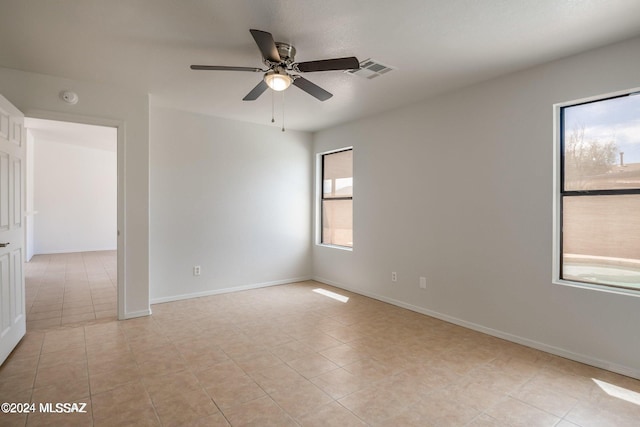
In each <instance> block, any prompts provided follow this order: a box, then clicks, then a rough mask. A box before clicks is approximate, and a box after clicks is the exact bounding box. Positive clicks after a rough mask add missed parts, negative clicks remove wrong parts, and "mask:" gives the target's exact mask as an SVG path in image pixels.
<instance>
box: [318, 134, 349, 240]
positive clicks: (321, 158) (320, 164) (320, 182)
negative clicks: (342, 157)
mask: <svg viewBox="0 0 640 427" xmlns="http://www.w3.org/2000/svg"><path fill="white" fill-rule="evenodd" d="M345 151H351V152H353V151H354V149H353V146H350V147H343V148H338V149H335V150H329V151H323V152H321V153H318V154H317V162H316V165H317V170H318V173H317V183H318V185H317V186H316V198H315V199H316V202H317V209H316V218H317V221H316V245H318V246H324V247H328V248H334V249H340V250H344V251H353V245H352V246H343V245H336V244H331V243H323V232H324V227H323V220H324V218H323V214H322V212H323V209H322V208H323V204H324V201H325V200H351V202H352V204H353V192H352V193H351V197H330V198H326V199H325V197H324V190H323V186H324V159H325V156H326V155H330V154H336V153H342V152H345ZM352 174H353V164H352ZM354 180H355V178H354Z"/></svg>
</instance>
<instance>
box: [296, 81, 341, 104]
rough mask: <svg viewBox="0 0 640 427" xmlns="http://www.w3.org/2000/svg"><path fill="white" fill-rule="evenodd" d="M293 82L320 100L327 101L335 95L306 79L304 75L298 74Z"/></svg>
mask: <svg viewBox="0 0 640 427" xmlns="http://www.w3.org/2000/svg"><path fill="white" fill-rule="evenodd" d="M293 84H294V86H297V87H299V88H300V89H302V90H303V91H305V92H307V93H308V94H309V95H311V96H314V97H316V98H318V99H319V100H320V101H326V100H327V99H329V98H331V97H332V96H333V94H331V93H329V92H327V91H326V90H324V89H322V88H321V87H320V86H318V85H317V84H315V83H311V82H310V81H309V80H307V79H305V78H304V77H300V76H297V77H296V79H295V80H294V81H293Z"/></svg>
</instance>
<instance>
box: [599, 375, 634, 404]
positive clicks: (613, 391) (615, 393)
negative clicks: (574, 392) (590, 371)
mask: <svg viewBox="0 0 640 427" xmlns="http://www.w3.org/2000/svg"><path fill="white" fill-rule="evenodd" d="M592 380H593V381H594V382H595V383H596V384H597V385H598V387H600V388H601V389H602V390H603V391H604V392H605V393H607V394H608V395H609V396H612V397H617V398H618V399H622V400H626V401H627V402H630V403H634V404H636V405H638V406H640V393H637V392H635V391H632V390H629V389H626V388H622V387H618V386H617V385H613V384H609V383H607V382H604V381H600V380H597V379H595V378H592Z"/></svg>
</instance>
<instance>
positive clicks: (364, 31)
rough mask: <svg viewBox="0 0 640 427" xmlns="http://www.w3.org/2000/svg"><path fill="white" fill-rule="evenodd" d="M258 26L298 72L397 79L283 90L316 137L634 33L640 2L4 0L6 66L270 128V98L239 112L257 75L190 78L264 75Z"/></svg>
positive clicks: (332, 81) (1, 49)
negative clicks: (372, 67)
mask: <svg viewBox="0 0 640 427" xmlns="http://www.w3.org/2000/svg"><path fill="white" fill-rule="evenodd" d="M250 28H255V29H260V30H264V31H268V32H271V33H272V34H273V36H274V38H275V40H276V41H283V42H288V43H291V44H293V45H294V46H295V47H296V49H297V51H298V54H297V56H296V60H297V61H309V60H316V59H326V58H333V57H343V56H352V55H355V56H357V57H358V58H359V59H360V60H363V59H366V58H373V59H376V60H378V61H380V62H382V63H384V64H387V65H391V66H393V67H397V70H394V71H392V72H391V73H389V74H387V75H383V76H381V77H378V78H375V79H372V80H366V79H361V78H358V77H354V76H351V75H347V74H345V73H343V72H339V71H332V72H324V73H307V74H305V77H306V78H308V79H309V80H311V81H312V82H314V83H316V84H318V85H320V86H322V87H323V88H325V89H326V90H328V91H329V92H332V93H333V94H334V96H333V98H331V99H330V100H328V101H326V102H320V101H318V100H316V99H315V98H312V97H311V96H309V95H308V94H306V93H304V92H302V91H300V90H299V89H297V88H295V87H292V88H290V89H288V90H287V91H285V104H286V105H285V107H286V109H285V113H286V117H285V119H286V126H287V128H292V129H300V130H308V131H315V130H319V129H322V128H326V127H329V126H332V125H335V124H338V123H342V122H346V121H350V120H353V119H356V118H359V117H363V116H366V115H370V114H373V113H377V112H381V111H385V110H388V109H392V108H395V107H398V106H401V105H408V104H412V103H415V102H418V101H420V100H422V99H424V98H427V97H429V96H432V95H434V94H437V93H442V92H444V91H447V90H451V89H454V88H459V87H464V86H466V85H469V84H472V83H475V82H478V81H482V80H486V79H489V78H492V77H495V76H499V75H501V74H505V73H509V72H511V71H515V70H518V69H523V68H526V67H530V66H532V65H535V64H540V63H544V62H547V61H550V60H553V59H556V58H560V57H563V56H567V55H571V54H574V53H578V52H581V51H584V50H588V49H591V48H594V47H598V46H603V45H606V44H610V43H613V42H616V41H620V40H624V39H628V38H631V37H634V36H637V35H640V1H638V0H482V1H481V0H394V1H382V0H305V1H302V0H272V1H269V0H253V1H252V0H208V1H207V0H183V1H176V0H135V1H113V0H56V1H49V0H0V40H2V42H1V43H0V66H4V67H8V68H15V69H20V70H26V71H33V72H39V73H44V74H51V75H56V76H62V77H68V78H72V79H79V80H88V81H94V82H101V83H107V84H115V85H118V86H122V87H125V88H129V89H131V90H136V91H144V92H148V93H149V94H150V96H151V102H152V104H154V105H161V106H170V107H174V108H178V109H184V110H189V111H194V112H199V113H203V114H209V115H215V116H220V117H226V118H231V119H237V120H243V121H248V122H254V123H264V124H268V123H269V122H270V119H271V101H272V100H271V96H270V93H268V92H267V93H265V94H263V95H262V96H261V97H260V98H259V99H258V100H257V101H253V102H246V101H242V98H243V97H244V95H246V94H247V93H248V92H249V90H251V89H252V88H253V87H254V86H255V85H256V84H257V83H258V82H259V80H260V78H261V76H260V74H257V73H247V72H227V71H224V72H221V71H191V70H190V69H189V65H191V64H209V65H236V66H249V67H254V66H255V67H261V66H262V64H261V57H260V53H259V51H258V48H257V47H256V45H255V43H254V41H253V38H252V37H251V35H250V33H249V29H250ZM60 89H61V90H62V89H73V88H60ZM79 95H80V102H82V94H81V93H80V94H79ZM280 101H281V100H280V99H279V98H278V97H277V98H276V119H277V120H278V122H279V121H280V118H281V117H280V115H281V108H280V106H279V104H280Z"/></svg>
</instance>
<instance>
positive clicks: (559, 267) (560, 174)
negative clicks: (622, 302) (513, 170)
mask: <svg viewBox="0 0 640 427" xmlns="http://www.w3.org/2000/svg"><path fill="white" fill-rule="evenodd" d="M627 96H640V88H633V89H628V90H623V91H617V92H611V93H608V94H603V95H596V96H591V97H588V98H582V99H577V100H573V101H568V102H562V103H557V104H554V105H553V128H554V138H553V141H554V144H553V164H554V174H553V251H552V253H553V268H552V283H553V284H556V285H566V286H571V287H577V288H583V289H591V290H596V291H603V292H609V293H615V294H623V295H633V296H640V290H638V289H635V288H629V287H625V286H620V285H613V284H607V283H594V282H586V281H584V282H583V281H578V280H575V279H565V278H563V220H564V218H563V204H564V203H563V202H564V198H565V197H590V196H596V197H598V196H615V195H638V196H640V188H627V189H606V190H565V186H564V184H565V182H564V179H565V177H564V172H565V171H564V167H565V154H564V133H565V132H564V125H565V124H564V110H565V109H566V108H568V107H574V106H578V105H584V104H590V103H595V102H600V101H606V100H609V99H615V98H621V97H627Z"/></svg>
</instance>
